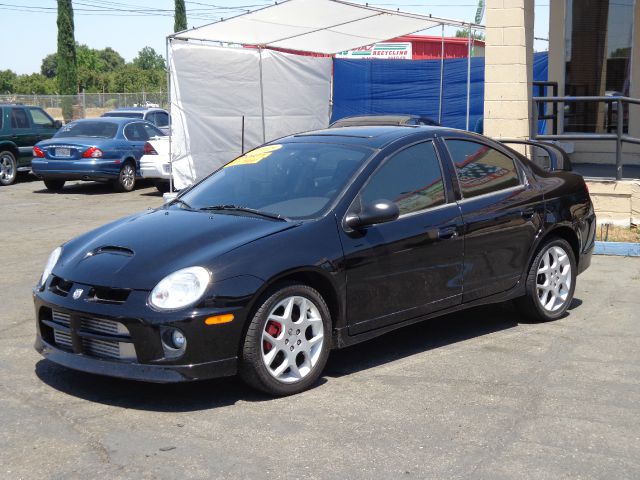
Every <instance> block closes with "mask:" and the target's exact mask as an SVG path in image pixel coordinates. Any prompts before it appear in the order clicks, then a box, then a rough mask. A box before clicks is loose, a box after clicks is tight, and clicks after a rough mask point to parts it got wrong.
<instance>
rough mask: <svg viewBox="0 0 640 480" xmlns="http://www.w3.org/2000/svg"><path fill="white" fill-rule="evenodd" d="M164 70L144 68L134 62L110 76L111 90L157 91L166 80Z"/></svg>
mask: <svg viewBox="0 0 640 480" xmlns="http://www.w3.org/2000/svg"><path fill="white" fill-rule="evenodd" d="M166 80H167V79H166V73H165V71H164V70H159V69H156V70H143V69H141V68H138V67H136V66H135V65H133V64H130V63H128V64H126V65H124V66H123V67H120V68H118V69H117V70H115V71H114V72H113V73H112V74H111V75H110V76H109V84H108V90H109V91H110V92H123V93H124V92H142V91H146V92H157V91H160V90H162V88H163V86H164V85H165V82H166Z"/></svg>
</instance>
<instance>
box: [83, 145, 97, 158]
mask: <svg viewBox="0 0 640 480" xmlns="http://www.w3.org/2000/svg"><path fill="white" fill-rule="evenodd" d="M100 157H102V150H100V149H99V148H98V147H89V148H87V149H86V150H85V151H84V153H83V154H82V158H100Z"/></svg>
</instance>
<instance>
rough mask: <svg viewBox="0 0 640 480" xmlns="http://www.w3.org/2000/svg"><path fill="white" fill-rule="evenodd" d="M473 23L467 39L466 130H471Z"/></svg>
mask: <svg viewBox="0 0 640 480" xmlns="http://www.w3.org/2000/svg"><path fill="white" fill-rule="evenodd" d="M471 35H472V33H471V24H469V38H468V41H467V122H466V127H465V128H466V130H469V111H470V110H471Z"/></svg>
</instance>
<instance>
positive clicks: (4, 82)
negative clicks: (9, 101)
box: [0, 70, 18, 94]
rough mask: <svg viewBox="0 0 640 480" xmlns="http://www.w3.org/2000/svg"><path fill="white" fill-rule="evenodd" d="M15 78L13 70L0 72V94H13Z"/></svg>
mask: <svg viewBox="0 0 640 480" xmlns="http://www.w3.org/2000/svg"><path fill="white" fill-rule="evenodd" d="M17 77H18V76H17V75H16V74H15V72H14V71H13V70H0V94H2V93H13V88H14V84H15V81H16V78H17Z"/></svg>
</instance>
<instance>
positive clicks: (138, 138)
mask: <svg viewBox="0 0 640 480" xmlns="http://www.w3.org/2000/svg"><path fill="white" fill-rule="evenodd" d="M124 136H125V137H127V140H130V141H132V142H146V141H147V140H149V137H148V136H147V132H146V130H145V129H144V128H142V124H140V123H130V124H129V125H127V126H126V127H124Z"/></svg>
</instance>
